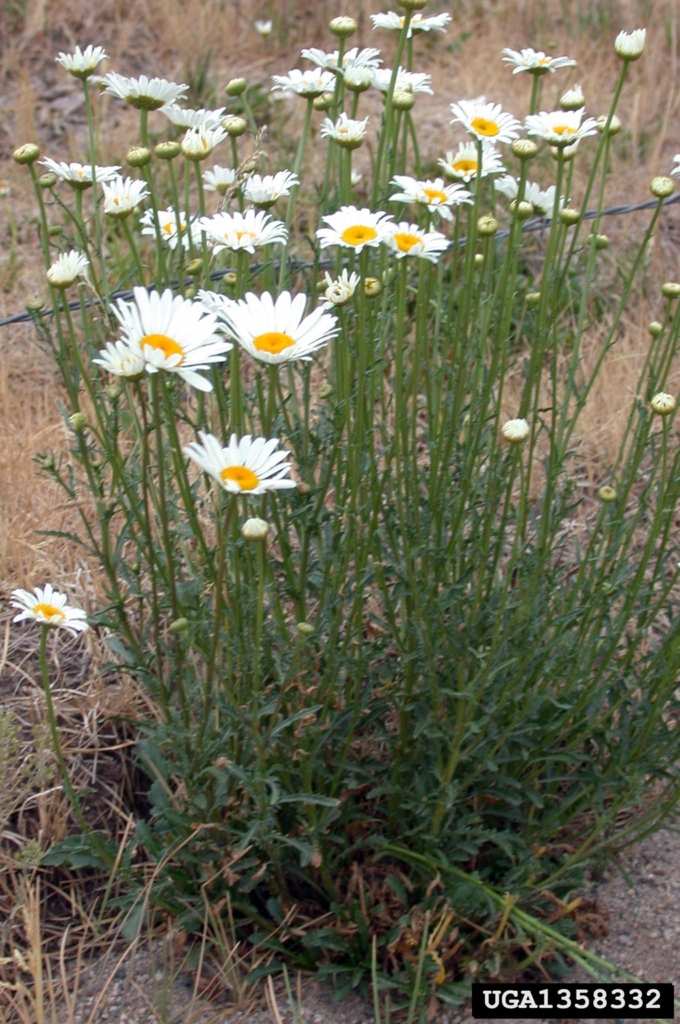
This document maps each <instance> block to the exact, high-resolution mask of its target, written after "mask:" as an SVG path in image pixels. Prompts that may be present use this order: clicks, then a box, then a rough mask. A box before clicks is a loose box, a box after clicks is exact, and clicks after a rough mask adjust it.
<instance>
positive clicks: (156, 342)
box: [140, 334, 184, 366]
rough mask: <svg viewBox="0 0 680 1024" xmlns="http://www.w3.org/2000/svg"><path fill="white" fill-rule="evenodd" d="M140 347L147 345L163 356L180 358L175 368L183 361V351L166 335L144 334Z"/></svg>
mask: <svg viewBox="0 0 680 1024" xmlns="http://www.w3.org/2000/svg"><path fill="white" fill-rule="evenodd" d="M140 345H141V346H142V348H144V346H145V345H148V346H149V348H157V349H160V350H161V352H162V353H163V355H165V356H180V361H179V363H177V366H179V365H180V363H182V362H183V361H184V349H183V348H182V346H181V345H178V344H177V342H176V341H175V340H174V339H173V338H169V337H168V336H167V334H145V335H144V337H143V338H142V340H141V342H140Z"/></svg>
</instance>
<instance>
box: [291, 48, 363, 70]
mask: <svg viewBox="0 0 680 1024" xmlns="http://www.w3.org/2000/svg"><path fill="white" fill-rule="evenodd" d="M300 56H301V57H304V58H305V60H309V61H311V62H312V64H316V66H317V67H319V68H324V69H325V70H326V71H337V72H339V73H340V74H345V73H346V72H347V71H349V70H354V69H356V68H366V69H368V70H370V69H371V68H377V67H378V65H380V64H382V58H381V56H380V50H376V49H374V48H373V47H372V46H367V47H365V48H364V49H363V50H360V49H359V47H358V46H353V47H352V48H351V49H350V50H348V51H347V52H346V53H343V55H342V67H340V66H339V63H338V62H339V59H340V51H339V50H334V51H333V52H332V53H326V51H325V50H319V49H317V48H316V47H314V46H313V47H310V48H309V49H306V50H303V51H302V53H301V54H300Z"/></svg>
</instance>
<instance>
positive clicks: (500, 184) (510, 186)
mask: <svg viewBox="0 0 680 1024" xmlns="http://www.w3.org/2000/svg"><path fill="white" fill-rule="evenodd" d="M493 186H494V188H495V190H496V192H498V193H499V194H500V195H502V196H505V198H506V199H510V200H513V199H517V195H518V192H519V182H518V180H517V178H516V177H515V176H514V175H513V174H504V175H503V176H502V177H501V178H496V180H495V181H494V183H493Z"/></svg>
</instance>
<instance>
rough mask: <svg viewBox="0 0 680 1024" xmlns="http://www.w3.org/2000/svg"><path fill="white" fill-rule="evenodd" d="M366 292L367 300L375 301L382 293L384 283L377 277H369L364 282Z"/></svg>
mask: <svg viewBox="0 0 680 1024" xmlns="http://www.w3.org/2000/svg"><path fill="white" fill-rule="evenodd" d="M364 291H365V293H366V298H367V299H375V298H376V296H378V295H380V292H381V291H382V281H379V280H378V278H377V277H367V278H366V280H365V281H364Z"/></svg>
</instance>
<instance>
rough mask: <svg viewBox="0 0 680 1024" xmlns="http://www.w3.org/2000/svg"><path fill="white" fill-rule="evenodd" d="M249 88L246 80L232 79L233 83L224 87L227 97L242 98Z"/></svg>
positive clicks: (228, 83)
mask: <svg viewBox="0 0 680 1024" xmlns="http://www.w3.org/2000/svg"><path fill="white" fill-rule="evenodd" d="M247 88H248V83H247V82H246V80H245V78H232V79H231V81H229V82H227V84H226V85H225V87H224V91H225V93H226V94H227V96H240V95H241V94H242V93H244V92H245V91H246V89H247Z"/></svg>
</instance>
